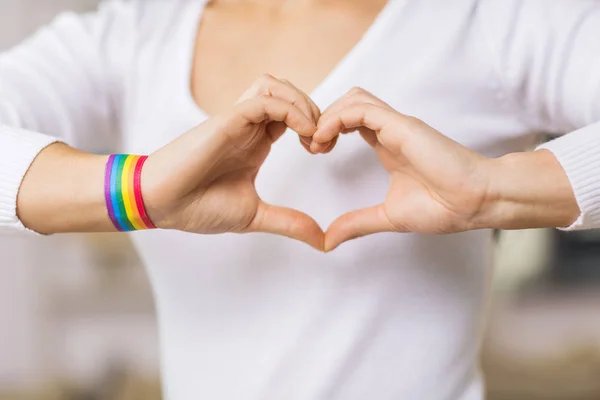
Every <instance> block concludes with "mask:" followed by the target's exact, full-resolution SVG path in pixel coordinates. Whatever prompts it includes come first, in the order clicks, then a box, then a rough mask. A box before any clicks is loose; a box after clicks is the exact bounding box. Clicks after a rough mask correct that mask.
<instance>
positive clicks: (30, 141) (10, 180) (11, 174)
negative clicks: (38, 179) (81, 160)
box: [0, 126, 58, 232]
mask: <svg viewBox="0 0 600 400" xmlns="http://www.w3.org/2000/svg"><path fill="white" fill-rule="evenodd" d="M57 140H58V139H56V138H55V137H52V136H48V135H43V134H41V133H37V132H32V131H25V130H23V129H18V128H11V127H8V126H0V144H1V145H0V232H2V231H6V230H14V229H16V230H24V229H25V227H24V226H23V224H22V223H21V221H19V219H18V218H17V194H18V191H19V186H20V185H21V181H22V179H23V177H24V176H25V173H26V172H27V170H28V169H29V166H30V165H31V163H32V162H33V160H34V159H35V157H36V156H37V155H38V153H39V152H40V151H41V150H42V149H44V148H45V147H46V146H48V145H50V144H51V143H54V142H56V141H57Z"/></svg>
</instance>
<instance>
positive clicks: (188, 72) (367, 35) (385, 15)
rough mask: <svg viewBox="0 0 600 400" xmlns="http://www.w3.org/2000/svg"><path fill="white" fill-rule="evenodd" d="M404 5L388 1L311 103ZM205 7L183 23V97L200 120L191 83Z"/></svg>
mask: <svg viewBox="0 0 600 400" xmlns="http://www.w3.org/2000/svg"><path fill="white" fill-rule="evenodd" d="M405 1H406V0H388V2H387V3H386V5H385V6H384V7H383V8H382V9H381V11H380V12H379V14H378V15H377V16H376V17H375V20H373V23H372V24H371V25H370V26H369V27H368V28H367V30H366V31H365V32H364V34H363V35H362V37H361V38H360V39H359V40H358V42H356V44H355V45H354V46H353V47H352V49H350V51H348V53H346V55H345V56H344V57H342V58H341V59H340V61H338V63H337V64H336V65H335V66H334V67H333V68H332V69H331V71H329V73H328V74H327V75H326V76H325V78H323V80H321V82H320V83H319V84H318V85H317V86H316V87H315V88H314V89H313V91H312V92H311V93H310V94H309V96H310V97H311V98H312V99H313V100H315V101H317V100H316V99H318V98H319V96H320V94H321V93H322V92H324V91H326V89H327V88H328V87H330V86H331V85H332V84H333V83H334V81H335V80H336V79H339V77H343V76H344V75H345V74H344V71H345V70H346V69H348V68H349V67H351V66H352V65H353V64H354V61H355V60H357V59H360V57H361V55H362V54H363V53H364V52H365V51H366V50H367V49H369V48H370V44H371V43H372V42H373V41H374V40H376V39H377V38H378V37H379V35H380V34H381V33H382V32H383V31H384V30H385V28H386V27H387V26H388V23H389V22H390V21H391V16H392V15H394V9H393V8H394V7H396V6H398V5H399V4H404V3H405ZM208 3H209V1H208V0H202V1H199V2H195V3H193V5H194V7H192V9H191V11H190V14H191V15H192V17H190V20H189V21H186V22H187V23H191V24H193V25H192V27H191V29H190V32H191V35H190V36H191V37H190V38H189V39H188V41H187V43H185V46H184V48H185V49H186V52H187V54H186V55H185V57H184V60H185V63H186V65H185V70H184V74H183V76H184V77H185V87H184V89H185V94H186V96H185V97H186V101H187V102H189V103H190V105H191V107H192V109H193V110H194V112H195V113H196V114H197V115H199V116H200V117H201V118H202V119H205V118H209V117H210V116H211V115H210V114H209V113H208V112H206V111H205V110H204V109H202V107H200V105H199V104H198V103H197V102H196V99H195V98H194V95H193V91H192V86H191V81H192V73H193V67H194V57H195V56H196V54H195V49H196V40H197V36H198V29H199V27H200V24H201V23H202V18H203V14H204V10H205V8H206V5H207V4H208Z"/></svg>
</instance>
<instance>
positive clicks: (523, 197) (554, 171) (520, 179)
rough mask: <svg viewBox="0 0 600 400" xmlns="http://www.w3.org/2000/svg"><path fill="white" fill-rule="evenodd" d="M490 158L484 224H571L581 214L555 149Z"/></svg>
mask: <svg viewBox="0 0 600 400" xmlns="http://www.w3.org/2000/svg"><path fill="white" fill-rule="evenodd" d="M488 161H489V162H488V164H487V171H486V172H487V174H488V176H489V187H488V193H487V195H486V201H485V204H484V206H483V207H482V210H483V212H482V217H481V220H480V225H481V226H480V227H482V228H496V229H529V228H549V227H567V226H569V225H571V224H572V223H573V222H574V221H575V220H576V219H577V218H578V217H579V214H580V211H579V207H578V205H577V201H576V200H575V196H574V194H573V189H572V187H571V184H570V182H569V179H568V178H567V176H566V174H565V172H564V170H563V169H562V167H561V165H560V163H559V162H558V160H557V159H556V158H555V157H554V155H553V154H552V153H551V152H549V151H546V150H538V151H531V152H521V153H511V154H507V155H505V156H502V157H499V158H496V159H490V160H488Z"/></svg>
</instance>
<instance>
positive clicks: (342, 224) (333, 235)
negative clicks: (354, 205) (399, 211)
mask: <svg viewBox="0 0 600 400" xmlns="http://www.w3.org/2000/svg"><path fill="white" fill-rule="evenodd" d="M380 232H401V230H399V229H397V228H396V227H394V225H393V224H392V223H391V222H390V220H389V218H388V217H387V215H386V213H385V208H384V206H383V204H381V205H378V206H374V207H369V208H363V209H361V210H356V211H352V212H349V213H347V214H344V215H342V216H341V217H339V218H338V219H336V220H335V221H333V223H332V224H331V225H330V226H329V228H328V229H327V232H326V233H325V245H324V250H325V251H326V252H328V251H332V250H334V249H335V248H337V247H338V246H339V245H340V244H342V243H344V242H347V241H348V240H352V239H357V238H359V237H363V236H367V235H372V234H375V233H380Z"/></svg>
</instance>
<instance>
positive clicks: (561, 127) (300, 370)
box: [0, 0, 600, 400]
mask: <svg viewBox="0 0 600 400" xmlns="http://www.w3.org/2000/svg"><path fill="white" fill-rule="evenodd" d="M203 5H204V1H200V0H198V1H191V0H189V1H186V0H171V1H141V0H140V1H130V2H111V3H108V4H105V5H104V6H103V7H102V8H101V9H100V10H99V11H98V12H96V13H93V14H90V15H84V16H78V15H73V14H66V15H63V16H61V17H60V18H58V19H57V20H56V21H55V22H54V23H53V24H52V25H51V26H49V27H47V28H45V29H43V30H42V31H41V32H39V33H38V34H37V35H35V36H34V37H33V38H31V39H29V40H28V41H26V42H25V43H23V44H22V45H21V46H19V47H17V48H16V49H14V50H12V51H10V52H8V53H6V54H3V55H2V56H1V58H0V228H2V229H4V230H8V231H10V232H17V231H20V230H23V226H22V224H21V223H20V222H19V220H18V218H17V216H16V215H15V203H16V195H17V190H18V188H19V185H20V182H21V179H22V177H23V175H24V173H25V172H26V170H27V168H28V166H29V164H30V163H31V162H32V160H33V159H34V158H35V156H36V154H37V153H38V152H39V151H40V150H41V149H42V148H43V147H44V146H46V145H48V144H49V143H51V142H53V141H54V140H56V139H55V138H61V139H62V140H66V141H67V142H69V143H71V144H73V145H74V146H77V147H80V148H84V149H90V150H96V151H99V150H102V151H105V152H109V151H124V152H130V153H149V152H151V151H153V150H155V149H156V148H157V147H159V146H161V145H163V144H165V143H167V142H169V141H170V140H172V139H174V138H175V137H177V135H179V134H181V133H182V132H184V131H186V130H187V129H189V128H191V127H193V126H194V125H196V124H198V123H200V122H201V121H202V120H203V119H204V118H206V116H205V114H204V113H203V112H202V110H199V109H198V108H197V106H195V104H194V102H193V100H192V97H191V95H190V89H189V74H190V66H191V63H192V51H193V48H194V46H193V41H194V34H195V31H196V26H197V24H198V21H199V18H200V15H201V13H202V10H203ZM599 39H600V3H599V2H597V1H587V0H502V1H493V0H453V1H445V2H444V1H435V0H412V1H411V0H395V1H394V0H392V1H391V2H390V3H389V5H388V6H387V7H386V8H385V9H384V11H383V12H382V13H381V15H380V17H379V18H378V19H377V20H376V22H375V23H374V25H373V26H372V27H371V28H370V30H369V31H368V32H367V34H366V35H365V37H364V38H363V40H362V41H361V42H360V43H359V44H358V45H357V46H356V47H355V48H354V50H353V51H352V52H351V53H350V54H349V55H348V56H347V57H346V58H345V59H344V60H343V61H342V62H341V63H340V64H339V65H338V67H337V68H336V69H335V70H334V71H333V72H332V73H331V74H330V76H329V77H328V78H327V79H325V81H324V82H323V83H322V84H321V85H320V86H319V87H318V88H317V89H316V90H315V92H314V93H312V94H311V95H312V97H313V99H315V101H316V102H317V103H318V104H319V105H320V106H321V107H326V106H327V105H328V104H330V103H331V102H332V101H334V100H335V99H336V98H337V97H338V96H340V95H342V94H343V93H344V92H345V91H346V90H348V89H349V88H351V87H352V86H362V87H364V88H366V89H368V90H370V91H371V92H373V93H374V94H375V95H377V96H379V97H381V98H383V99H384V100H386V101H387V102H389V103H390V104H391V105H392V106H393V107H395V108H396V109H398V110H400V111H402V112H404V113H408V114H412V115H415V116H417V117H419V118H421V119H423V120H425V121H426V122H428V123H430V124H431V125H433V126H434V127H436V128H437V129H439V130H440V131H442V132H444V133H445V134H447V135H449V136H450V137H452V138H454V139H456V140H457V141H459V142H461V143H463V144H464V145H467V146H469V147H471V148H473V149H475V150H477V151H479V152H481V153H483V154H485V155H487V156H492V157H494V156H499V155H502V154H505V153H507V152H513V151H519V150H523V149H525V148H527V147H528V146H531V145H532V144H534V143H535V141H536V140H537V139H538V137H539V135H538V133H540V132H547V133H553V134H565V133H568V132H572V131H576V130H578V129H580V130H579V131H577V132H574V133H570V134H569V135H566V136H564V137H563V138H561V139H558V140H556V141H554V142H552V143H551V144H549V145H548V146H547V147H548V148H549V149H551V150H552V151H553V152H554V153H555V154H556V155H557V156H558V158H559V159H560V162H561V163H562V165H563V166H564V168H565V170H566V171H567V174H568V176H569V178H570V180H571V182H572V185H573V187H574V189H575V193H576V196H577V200H578V202H579V205H580V207H581V210H582V215H581V218H580V219H579V221H578V222H577V223H576V224H575V226H574V227H573V228H592V227H598V226H600V199H599V198H598V196H600V125H593V124H594V123H595V122H596V121H600V40H599ZM343 139H344V140H341V141H340V143H339V145H338V147H337V148H336V150H335V151H334V152H333V153H331V154H329V155H327V156H319V157H314V156H310V155H309V154H307V153H306V152H305V151H304V150H303V149H302V148H301V146H299V145H298V143H297V139H296V138H295V137H294V135H286V136H284V137H283V138H282V139H281V140H280V141H279V142H278V143H277V144H276V145H275V147H274V149H273V151H272V154H271V155H270V157H269V158H268V159H267V162H266V164H265V166H264V168H263V170H262V171H261V174H260V175H259V178H258V182H257V185H258V189H259V193H261V195H262V196H263V197H264V198H265V199H266V200H267V201H270V202H274V203H277V204H282V205H287V206H291V207H296V208H298V209H301V210H304V211H306V212H307V213H309V214H310V215H312V216H314V217H315V218H316V220H317V221H318V222H319V223H321V224H322V225H323V226H326V225H328V224H329V222H331V221H332V220H333V219H334V218H335V217H336V216H338V215H339V214H340V213H342V212H344V211H347V210H349V209H353V208H357V207H362V206H365V205H371V204H374V203H377V202H379V201H380V200H381V199H382V198H383V195H384V193H385V190H386V188H387V176H386V173H385V171H384V170H383V169H382V168H381V166H380V165H379V163H378V161H377V159H376V157H375V155H374V154H373V152H372V151H371V149H370V148H369V147H368V146H367V145H365V143H364V142H363V141H362V140H361V138H360V137H359V136H358V135H350V136H348V137H344V138H343ZM292 181H293V182H294V183H293V184H292V183H291V182H292ZM314 188H319V191H318V195H316V194H315V190H314ZM132 236H133V238H134V242H135V244H136V246H137V248H138V249H139V252H140V254H141V256H142V257H143V259H144V261H145V263H146V266H147V268H148V272H149V275H150V277H151V281H152V285H153V289H154V293H155V296H156V306H157V310H158V315H159V327H160V336H161V349H162V363H163V368H162V371H163V380H164V388H165V398H166V399H167V400H197V399H232V400H238V399H244V400H258V399H270V400H281V399H285V400H294V399H301V400H311V399H312V400H317V399H323V400H336V399H343V400H364V399H377V400H387V399H390V400H391V399H411V400H456V399H460V400H479V399H481V398H482V385H481V381H480V378H479V376H478V366H477V364H478V350H479V344H480V338H481V331H482V325H483V322H484V318H485V311H486V302H487V300H488V293H489V279H490V274H491V268H490V265H489V263H488V261H489V257H490V232H488V231H475V232H468V233H464V234H457V235H448V236H426V235H413V234H404V235H400V234H380V235H376V236H373V237H369V238H366V239H362V240H358V241H354V242H352V243H348V244H346V245H344V246H343V247H341V248H340V249H339V250H337V251H335V252H333V253H331V254H326V255H325V254H319V253H317V252H315V251H313V250H311V249H309V248H308V247H307V246H305V245H302V244H298V243H295V242H293V241H290V240H286V239H285V238H280V237H275V236H268V235H260V234H255V235H244V236H240V235H221V236H199V235H191V234H185V233H180V232H170V231H169V232H168V231H146V232H136V233H134V234H133V235H132Z"/></svg>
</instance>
